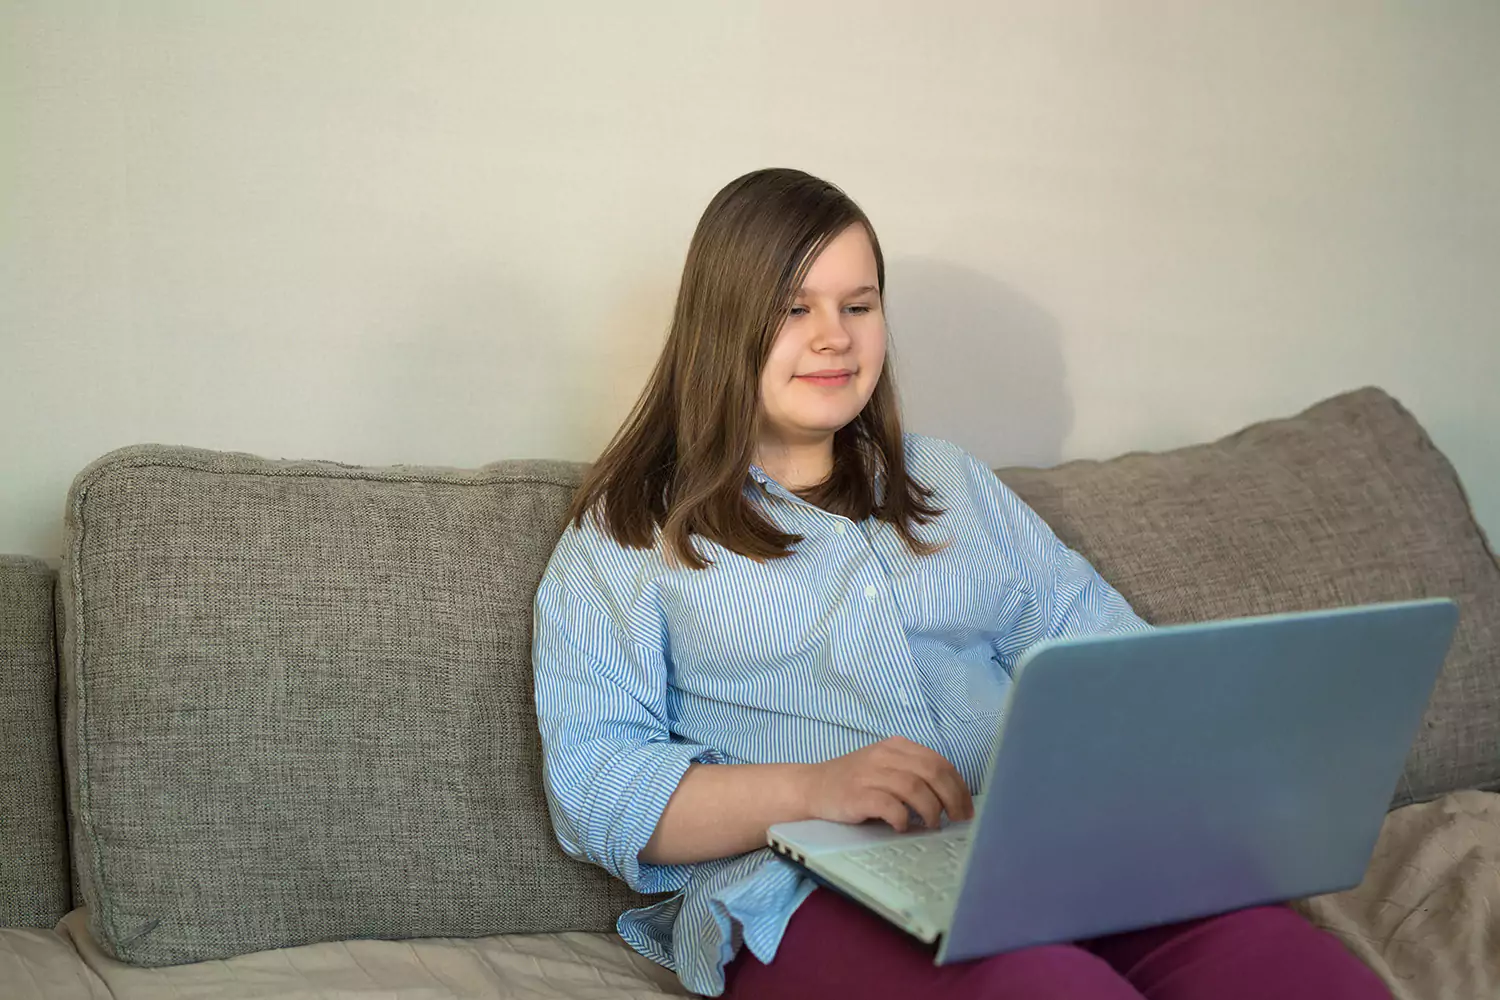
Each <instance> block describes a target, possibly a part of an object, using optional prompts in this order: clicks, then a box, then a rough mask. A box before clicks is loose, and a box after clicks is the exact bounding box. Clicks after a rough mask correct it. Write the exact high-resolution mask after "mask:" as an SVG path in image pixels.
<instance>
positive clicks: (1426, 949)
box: [0, 792, 1500, 1000]
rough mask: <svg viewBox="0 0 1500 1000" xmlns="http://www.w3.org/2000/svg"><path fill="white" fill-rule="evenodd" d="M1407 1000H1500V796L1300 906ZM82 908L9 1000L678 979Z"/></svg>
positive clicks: (4, 968) (475, 988) (623, 985)
mask: <svg viewBox="0 0 1500 1000" xmlns="http://www.w3.org/2000/svg"><path fill="white" fill-rule="evenodd" d="M1297 905H1298V906H1299V908H1301V909H1302V911H1303V912H1304V913H1306V914H1307V915H1308V916H1309V917H1310V918H1311V919H1312V921H1313V922H1314V923H1316V924H1318V925H1320V926H1322V927H1326V928H1328V929H1329V930H1330V931H1332V932H1333V933H1334V934H1337V935H1338V936H1339V937H1340V938H1342V939H1343V940H1344V942H1345V943H1346V944H1347V945H1348V946H1349V948H1350V949H1352V950H1353V951H1354V952H1355V953H1356V954H1357V955H1359V957H1360V958H1362V959H1363V960H1364V961H1365V962H1366V963H1368V964H1369V965H1370V966H1371V967H1372V968H1373V969H1375V971H1376V972H1378V973H1380V975H1381V976H1382V977H1384V979H1385V981H1386V982H1387V983H1388V984H1389V985H1390V987H1391V991H1392V993H1393V994H1394V995H1395V997H1396V1000H1471V998H1472V1000H1480V998H1483V1000H1494V998H1500V794H1494V793H1489V792H1456V793H1454V794H1452V795H1448V796H1445V797H1444V798H1442V799H1439V800H1438V801H1436V802H1431V803H1427V804H1426V805H1419V806H1408V807H1406V808H1405V809H1401V810H1398V811H1397V812H1394V813H1392V814H1391V815H1390V816H1388V817H1387V818H1386V821H1385V827H1384V829H1383V830H1382V831H1381V835H1380V841H1379V843H1378V845H1377V846H1376V848H1375V855H1374V857H1373V858H1372V859H1371V862H1370V869H1369V872H1368V873H1367V874H1366V876H1365V880H1364V882H1363V883H1361V884H1360V885H1359V887H1358V888H1355V889H1351V890H1349V891H1348V892H1341V893H1335V894H1332V895H1328V896H1318V897H1315V898H1313V899H1309V900H1305V901H1302V902H1301V903H1299V904H1297ZM86 917H87V914H86V913H85V912H84V911H83V910H74V911H73V912H72V913H70V914H68V916H67V917H65V918H63V921H62V923H61V924H59V925H58V927H57V930H56V931H47V930H0V998H4V1000H106V998H114V1000H159V998H163V997H165V998H180V1000H189V998H205V1000H249V998H257V1000H271V998H276V1000H375V998H382V1000H388V998H400V1000H458V998H470V997H474V998H478V997H486V998H492V997H504V998H524V1000H614V998H619V1000H646V998H648V997H651V998H654V997H662V996H670V995H678V996H680V995H682V988H681V986H680V985H679V984H678V983H677V981H676V978H675V977H674V976H673V975H672V974H671V973H669V972H667V971H666V970H665V969H663V968H660V967H659V966H656V965H653V964H652V963H650V962H648V961H647V960H646V959H644V958H641V957H640V956H639V955H637V954H635V953H634V952H632V951H631V950H630V949H629V948H628V947H627V946H626V945H625V943H624V942H623V941H621V940H620V939H619V938H617V937H615V936H613V935H607V934H536V935H514V936H510V937H490V938H475V939H472V940H465V939H448V938H429V939H425V940H418V941H349V942H338V943H329V944H313V945H305V946H303V947H300V948H286V949H282V950H280V951H266V952H259V953H256V954H253V955H242V956H240V957H238V958H231V959H228V960H226V961H222V962H199V963H197V964H194V965H179V966H172V967H170V968H164V969H138V968H134V967H132V966H128V965H122V964H121V963H119V962H116V961H115V960H114V959H112V958H110V957H109V956H107V955H105V954H103V953H102V952H101V951H100V950H99V947H98V945H96V944H95V943H94V942H93V941H92V940H91V939H90V938H89V936H88V930H87V920H86Z"/></svg>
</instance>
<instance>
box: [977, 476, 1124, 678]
mask: <svg viewBox="0 0 1500 1000" xmlns="http://www.w3.org/2000/svg"><path fill="white" fill-rule="evenodd" d="M968 464H969V469H968V472H969V477H970V479H971V481H972V482H974V483H975V484H976V486H977V492H978V493H979V495H980V502H981V504H982V505H983V508H984V514H985V517H986V520H987V521H988V523H989V526H990V528H991V530H992V531H993V532H994V537H995V539H996V541H997V543H998V545H999V547H1000V549H1002V550H1003V551H1005V552H1006V554H1007V555H1008V556H1010V557H1011V558H1012V559H1014V560H1015V563H1016V565H1017V567H1018V571H1019V573H1020V576H1021V578H1022V579H1023V580H1025V581H1026V582H1027V586H1028V589H1029V590H1030V591H1031V594H1030V596H1031V601H1030V602H1029V603H1028V607H1027V608H1026V610H1025V612H1024V613H1023V614H1022V620H1021V621H1019V622H1018V623H1017V624H1016V627H1014V628H1012V629H1011V630H1010V632H1009V633H1008V634H1007V635H1006V636H1005V637H1004V639H1003V640H1002V641H1001V642H1000V643H998V644H997V652H999V653H1000V654H1001V655H1002V657H1004V658H1005V660H1006V661H1007V663H1009V662H1013V661H1014V659H1015V658H1017V657H1019V655H1020V654H1021V653H1023V652H1024V651H1025V650H1026V649H1027V648H1029V647H1030V646H1031V645H1033V644H1034V643H1036V642H1039V641H1041V640H1043V639H1059V638H1064V637H1068V636H1083V635H1104V634H1110V633H1119V632H1139V631H1145V630H1148V629H1150V628H1151V626H1150V625H1149V624H1148V623H1147V622H1146V621H1145V620H1144V619H1142V618H1141V617H1140V616H1139V615H1137V614H1136V613H1135V610H1134V609H1133V608H1131V606H1130V602H1129V601H1127V600H1125V598H1124V597H1123V596H1122V595H1121V594H1120V592H1119V591H1118V590H1116V589H1115V588H1114V587H1112V586H1111V585H1110V584H1109V582H1108V581H1106V580H1105V579H1104V578H1103V577H1102V576H1100V575H1099V572H1098V570H1096V569H1094V567H1093V566H1092V565H1091V564H1090V563H1089V561H1088V560H1087V559H1085V558H1084V557H1083V556H1082V555H1080V554H1079V553H1077V552H1075V551H1074V550H1073V549H1071V548H1069V547H1068V546H1067V545H1065V544H1063V542H1062V540H1061V539H1060V538H1058V537H1057V535H1056V534H1055V533H1054V532H1053V530H1052V528H1051V527H1049V526H1048V524H1047V522H1046V521H1044V520H1042V518H1041V516H1040V515H1038V514H1037V512H1036V511H1034V510H1032V509H1031V507H1029V506H1028V505H1027V504H1026V502H1025V501H1024V500H1022V499H1021V498H1020V497H1019V496H1017V495H1016V493H1015V491H1014V490H1012V489H1011V488H1010V487H1009V486H1006V485H1005V483H1003V482H1001V481H1000V477H999V476H997V475H995V473H994V472H993V471H991V470H990V469H988V468H986V467H985V466H984V465H983V464H982V463H981V462H980V461H979V460H978V459H976V458H974V457H973V456H972V455H971V456H969V457H968Z"/></svg>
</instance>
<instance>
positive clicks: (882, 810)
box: [862, 789, 911, 833]
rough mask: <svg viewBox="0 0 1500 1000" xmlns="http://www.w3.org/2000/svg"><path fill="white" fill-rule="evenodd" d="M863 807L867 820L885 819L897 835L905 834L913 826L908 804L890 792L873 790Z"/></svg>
mask: <svg viewBox="0 0 1500 1000" xmlns="http://www.w3.org/2000/svg"><path fill="white" fill-rule="evenodd" d="M862 805H863V809H862V811H863V812H864V814H865V818H866V819H883V820H885V821H886V823H888V824H890V826H891V828H892V829H893V830H895V831H896V832H897V833H905V832H906V828H907V827H908V826H910V825H911V813H910V811H909V810H908V809H907V808H906V803H905V802H902V801H901V799H900V798H899V797H897V796H895V795H892V794H891V793H890V792H886V791H882V790H880V789H871V790H870V792H869V794H868V797H866V798H865V799H864V800H863V802H862Z"/></svg>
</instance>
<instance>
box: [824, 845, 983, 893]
mask: <svg viewBox="0 0 1500 1000" xmlns="http://www.w3.org/2000/svg"><path fill="white" fill-rule="evenodd" d="M968 849H969V831H968V828H967V827H965V828H964V829H962V830H952V831H949V832H946V833H940V834H936V835H934V836H927V837H913V838H911V839H910V840H892V841H890V842H888V843H884V844H880V845H878V846H875V847H862V848H860V849H859V850H855V851H846V852H844V854H843V857H844V858H845V859H846V860H848V861H852V862H853V863H854V864H856V865H858V866H859V867H860V868H861V869H863V870H864V871H866V872H868V873H869V874H870V875H873V876H874V877H876V878H878V879H880V880H881V881H883V882H885V883H887V884H888V885H891V886H894V887H896V888H898V889H901V890H903V891H905V892H908V893H910V894H911V895H913V896H915V897H916V898H917V899H918V900H920V901H921V902H923V903H936V902H940V901H942V900H944V899H948V898H950V897H952V896H953V895H954V894H955V893H957V891H958V874H959V869H960V868H961V867H962V866H963V863H964V853H965V852H966V851H967V850H968Z"/></svg>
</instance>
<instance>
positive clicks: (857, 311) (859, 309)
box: [845, 303, 870, 316]
mask: <svg viewBox="0 0 1500 1000" xmlns="http://www.w3.org/2000/svg"><path fill="white" fill-rule="evenodd" d="M845 308H846V309H848V310H849V311H850V312H851V313H853V314H854V315H856V316H863V315H864V314H865V313H867V312H869V311H870V307H869V306H867V305H864V304H863V303H860V304H857V305H852V306H846V307H845Z"/></svg>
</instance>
